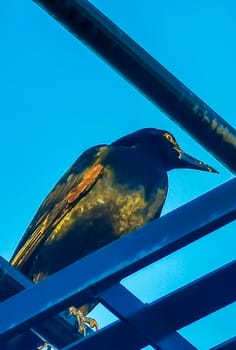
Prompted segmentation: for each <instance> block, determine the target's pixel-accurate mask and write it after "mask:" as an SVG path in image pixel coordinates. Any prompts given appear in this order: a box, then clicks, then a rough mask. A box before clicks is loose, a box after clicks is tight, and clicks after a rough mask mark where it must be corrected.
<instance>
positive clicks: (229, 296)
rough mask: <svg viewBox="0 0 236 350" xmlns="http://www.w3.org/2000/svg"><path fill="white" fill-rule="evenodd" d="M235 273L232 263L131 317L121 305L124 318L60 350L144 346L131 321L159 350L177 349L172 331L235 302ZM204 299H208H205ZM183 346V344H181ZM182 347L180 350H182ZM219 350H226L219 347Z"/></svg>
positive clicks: (234, 264) (112, 309) (144, 342)
mask: <svg viewBox="0 0 236 350" xmlns="http://www.w3.org/2000/svg"><path fill="white" fill-rule="evenodd" d="M235 274H236V261H234V262H232V263H230V264H227V265H225V266H223V267H221V268H220V269H217V270H215V271H213V272H211V273H209V274H208V275H206V276H204V277H202V278H199V279H197V280H196V281H194V282H192V283H190V284H188V285H186V286H184V287H182V288H179V289H177V290H176V291H174V292H172V293H170V294H168V295H166V296H164V297H163V298H161V299H159V300H156V301H155V302H153V303H151V304H145V307H144V308H143V309H142V308H140V311H137V312H135V313H134V314H132V313H129V307H127V309H128V311H127V310H125V307H124V305H122V303H121V304H120V308H121V309H122V310H123V311H124V312H125V313H126V316H125V317H124V314H123V316H122V318H123V320H122V321H117V322H114V323H113V324H111V325H109V326H108V327H105V328H103V329H101V330H100V331H98V332H97V333H96V334H95V335H93V336H91V337H88V338H83V339H81V340H80V341H77V342H74V343H73V344H71V345H69V346H68V347H66V348H64V349H63V350H77V349H78V350H88V349H93V348H96V347H97V348H100V347H103V349H110V348H111V341H112V343H113V344H114V350H118V349H122V348H128V349H130V350H133V349H137V348H141V347H144V346H146V345H148V340H147V338H146V339H145V337H142V336H141V334H140V333H139V332H137V331H136V330H134V327H131V326H130V323H132V324H133V322H137V324H138V323H139V322H141V324H143V323H145V324H148V325H149V327H150V328H152V330H151V332H153V333H154V334H155V337H156V339H159V340H160V342H159V345H160V346H163V347H162V349H165V350H169V349H178V347H175V346H173V343H172V334H173V329H180V328H182V327H184V326H186V325H187V324H189V323H190V322H193V321H195V320H197V319H199V318H201V317H204V316H206V315H207V314H209V313H210V312H214V311H216V310H217V309H219V308H222V307H224V306H225V305H226V304H227V303H231V302H233V301H235V300H236V284H235ZM105 293H106V292H104V294H102V297H101V298H103V297H104V299H105V298H106V295H105ZM107 293H109V291H108V292H107ZM98 295H99V291H98ZM206 296H209V298H207V297H206ZM109 300H110V301H109V303H108V302H106V301H105V300H104V304H105V305H106V306H107V307H109V309H110V310H111V311H115V307H114V306H112V304H113V303H115V304H116V303H117V301H116V299H115V298H114V300H113V301H112V299H111V297H109ZM115 306H116V305H115ZM117 309H118V308H117ZM117 315H118V313H117ZM120 316H121V315H120ZM126 317H127V319H126ZM150 320H151V321H150ZM160 320H162V321H163V322H164V323H165V324H166V325H167V324H168V325H169V329H168V327H163V326H162V325H161V324H160ZM155 327H156V328H155ZM149 332H150V330H149ZM175 339H176V338H175ZM126 344H128V346H127V347H125V346H126ZM132 344H133V345H132ZM168 344H172V346H169V347H168ZM177 346H178V343H177ZM184 346H187V345H186V344H184ZM184 346H183V348H182V349H185V347H184ZM180 348H181V347H180ZM112 349H113V347H112ZM186 349H188V348H186ZM212 350H213V349H212ZM217 350H218V349H217ZM222 350H230V349H227V348H226V349H224V348H222Z"/></svg>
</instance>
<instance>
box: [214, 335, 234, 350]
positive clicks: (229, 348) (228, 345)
mask: <svg viewBox="0 0 236 350" xmlns="http://www.w3.org/2000/svg"><path fill="white" fill-rule="evenodd" d="M235 349H236V336H235V337H233V338H231V339H228V340H226V341H225V342H223V343H221V344H218V345H216V346H214V347H213V348H211V349H210V350H235Z"/></svg>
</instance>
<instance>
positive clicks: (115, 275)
mask: <svg viewBox="0 0 236 350" xmlns="http://www.w3.org/2000/svg"><path fill="white" fill-rule="evenodd" d="M235 190H236V179H233V180H230V181H228V182H227V183H225V184H224V185H221V186H219V187H218V188H216V189H214V190H212V191H210V192H208V193H207V194H204V195H203V196H201V197H199V198H197V199H195V200H193V201H191V202H190V203H188V204H186V205H184V206H182V207H180V208H178V209H176V210H174V211H173V212H171V213H169V214H167V215H165V216H163V217H161V218H160V219H158V220H156V221H155V222H153V223H151V224H149V225H147V226H146V227H145V228H142V229H140V230H137V231H136V232H134V233H132V234H130V235H127V236H126V237H124V238H121V239H119V240H117V241H116V242H113V243H111V244H110V245H108V246H106V247H104V248H102V249H100V250H99V251H97V252H95V253H93V254H91V255H90V256H87V257H85V258H84V259H81V260H80V261H78V262H76V263H74V264H72V265H71V266H69V267H67V268H66V269H64V270H62V271H60V272H58V273H56V274H55V275H53V276H51V277H49V278H47V279H46V280H44V281H42V282H41V283H39V284H38V285H36V286H32V287H30V288H28V289H26V290H24V291H22V292H21V293H19V294H17V295H15V296H13V297H12V298H10V299H8V300H6V301H5V302H4V303H2V305H0V314H2V315H5V318H4V319H1V320H0V339H4V338H7V337H8V338H9V337H11V336H12V335H14V334H15V332H20V331H23V330H25V328H27V327H33V326H34V325H35V324H36V323H37V322H38V321H39V320H44V319H45V318H48V317H49V316H51V315H53V314H55V313H56V312H59V311H61V310H62V309H64V308H66V307H67V306H69V305H72V304H74V301H75V300H76V303H77V304H84V303H86V302H88V301H91V299H93V298H94V297H95V296H96V295H97V289H96V288H95V285H97V288H99V290H105V288H107V287H109V286H112V285H113V284H114V283H116V282H117V281H119V280H120V279H121V278H123V277H125V276H127V275H128V274H130V273H132V272H134V271H136V270H137V269H139V268H142V267H144V266H146V265H147V264H150V263H152V262H153V261H155V260H157V259H159V258H161V257H163V256H165V255H167V254H169V253H170V252H172V251H174V250H177V249H178V248H180V247H182V246H184V245H186V244H188V243H190V242H192V241H193V240H195V239H197V238H199V237H202V236H203V235H206V234H207V233H209V232H211V231H212V230H214V229H216V228H217V227H219V226H221V225H223V224H225V223H227V222H230V221H232V220H234V219H235V218H236V201H235V200H234V198H233V197H234V196H232V193H235ZM222 198H225V200H224V203H223V201H222ZM107 256H109V265H108V266H107ZM233 266H234V268H235V265H233ZM85 271H86V273H84V272H85ZM233 272H234V275H235V271H233ZM71 276H73V279H72V278H71ZM225 276H226V271H224V276H223V277H222V278H224V284H225ZM231 277H232V276H231ZM62 281H63V282H62ZM207 281H208V280H206V282H204V281H203V282H202V283H203V285H204V288H203V289H201V293H200V290H199V289H197V288H196V286H194V287H193V289H192V292H191V293H192V294H191V293H190V294H188V293H189V292H188V293H187V292H186V293H187V294H186V295H184V294H183V292H181V293H180V294H179V297H178V298H179V299H178V298H177V297H176V298H173V295H172V296H171V297H170V299H169V303H167V302H166V301H165V300H167V299H164V300H163V301H162V303H161V304H159V306H158V315H160V310H162V315H166V314H170V315H171V324H172V326H174V329H178V328H180V327H183V326H184V325H185V324H188V323H190V322H192V321H194V320H195V319H197V318H199V317H202V316H203V315H204V314H207V313H209V312H212V311H214V310H215V309H216V308H218V307H222V306H223V305H225V302H226V303H228V302H232V295H229V298H228V299H227V298H226V294H225V290H224V295H222V294H217V293H215V292H214V293H213V294H214V295H215V298H216V299H214V298H212V300H211V303H206V304H205V305H204V304H203V305H204V310H201V312H200V309H199V308H198V307H196V303H195V300H196V297H197V296H199V295H200V296H201V297H202V298H203V300H204V297H205V292H204V290H206V287H208V288H210V286H208V284H207V283H208V282H207ZM204 283H206V284H204ZM221 283H222V280H221ZM215 288H216V286H214V291H215ZM218 290H219V292H220V288H218ZM229 290H231V291H233V292H235V291H234V289H233V288H232V286H230V288H229ZM194 291H197V296H196V295H194ZM212 292H213V290H212ZM183 296H184V297H183ZM191 296H192V297H193V296H194V299H192V297H191ZM217 296H219V298H220V299H221V298H223V300H218V299H217ZM188 297H189V298H188ZM233 298H235V294H233ZM29 300H33V301H34V302H33V303H29V302H28V301H29ZM174 300H177V302H176V304H174V305H175V310H174V309H173V303H174ZM193 300H194V303H192V301H193ZM203 300H201V303H203ZM214 301H215V302H216V304H214ZM187 302H188V304H187V305H186V303H187ZM182 303H185V305H186V307H185V308H184V310H185V312H186V313H187V314H186V315H185V317H184V313H183V308H182V307H181V305H183V304H182ZM211 304H212V305H213V307H212V308H210V305H211ZM19 305H24V308H21V309H20V312H18V313H16V314H14V315H13V314H10V313H9V310H15V309H18V310H19ZM161 305H162V306H161ZM163 305H164V306H163ZM191 305H192V307H191ZM150 307H151V309H150V308H149V310H151V311H150V312H151V314H150V317H154V314H153V313H152V312H153V310H155V305H152V306H150ZM178 307H179V308H180V309H178ZM193 307H194V311H193ZM171 310H172V311H173V310H174V311H175V312H174V313H173V314H172V313H171ZM172 330H173V328H172Z"/></svg>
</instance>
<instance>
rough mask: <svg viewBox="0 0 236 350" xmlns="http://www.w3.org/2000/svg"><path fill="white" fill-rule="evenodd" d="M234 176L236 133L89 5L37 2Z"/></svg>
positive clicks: (76, 0)
mask: <svg viewBox="0 0 236 350" xmlns="http://www.w3.org/2000/svg"><path fill="white" fill-rule="evenodd" d="M34 1H35V2H37V3H38V4H40V5H41V6H43V7H44V8H45V9H46V10H47V11H48V12H49V13H50V14H51V15H52V16H53V17H55V18H56V19H57V20H58V21H60V22H61V23H62V24H63V25H64V26H65V27H66V28H67V29H68V30H69V31H71V32H72V33H73V34H74V35H76V36H77V37H78V38H79V39H80V40H82V41H83V42H84V43H85V44H86V45H88V46H90V47H91V48H92V49H93V50H95V51H96V53H97V54H99V55H100V56H102V58H103V59H105V60H106V61H107V62H109V63H110V64H111V65H112V66H113V67H114V68H115V69H116V70H118V71H119V72H120V73H121V74H122V75H123V76H124V77H125V78H126V79H128V80H129V81H130V82H131V83H132V84H134V85H135V86H136V87H137V88H138V89H139V90H140V91H141V92H142V93H143V94H144V95H145V96H146V97H148V98H149V99H150V100H151V101H153V102H154V103H155V104H157V105H158V106H159V107H160V108H162V109H163V110H164V111H165V112H166V113H167V114H168V115H169V116H170V118H171V119H173V120H174V121H176V122H177V123H178V124H179V125H180V126H181V127H183V128H184V129H186V130H187V132H188V133H190V134H191V135H192V136H193V137H194V138H195V139H196V140H197V141H198V142H199V143H201V144H202V145H203V146H204V147H205V148H206V149H207V150H208V151H209V152H211V153H212V154H213V155H214V156H215V157H216V158H217V159H218V160H219V161H221V162H222V163H223V164H224V165H225V166H226V167H228V168H229V169H230V170H231V171H232V172H234V173H236V130H235V129H234V128H233V127H232V126H231V125H230V124H228V123H227V122H226V121H225V120H224V119H222V118H221V117H220V116H219V115H218V114H217V113H216V112H214V110H212V109H211V108H210V107H209V106H207V105H206V104H205V103H204V102H203V101H202V100H201V99H200V98H199V97H197V96H196V95H195V94H194V93H193V92H192V91H190V90H189V89H188V88H187V87H186V86H184V85H183V84H182V83H181V82H180V81H179V80H177V79H176V78H175V77H174V76H173V75H172V74H171V73H170V72H168V71H167V70H166V69H165V68H164V67H163V66H162V65H161V64H160V63H158V62H157V61H156V60H155V59H154V58H153V57H152V56H151V55H149V54H148V53H147V52H146V51H145V50H144V49H142V48H141V47H140V46H139V45H138V44H137V43H136V42H135V41H133V40H132V39H131V38H130V37H129V36H127V35H126V34H125V33H124V32H123V31H122V30H121V29H119V28H118V27H117V26H116V25H115V24H114V23H112V22H111V21H110V20H109V19H108V18H107V17H105V16H104V15H103V14H102V13H101V12H100V11H98V10H97V9H96V8H95V7H94V6H93V5H92V4H90V3H89V2H88V1H87V0H34Z"/></svg>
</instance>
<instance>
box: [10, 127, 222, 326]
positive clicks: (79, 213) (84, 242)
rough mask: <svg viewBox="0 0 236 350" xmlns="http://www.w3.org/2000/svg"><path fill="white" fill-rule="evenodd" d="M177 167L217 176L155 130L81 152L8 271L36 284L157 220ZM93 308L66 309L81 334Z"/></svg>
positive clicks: (42, 208) (166, 134)
mask: <svg viewBox="0 0 236 350" xmlns="http://www.w3.org/2000/svg"><path fill="white" fill-rule="evenodd" d="M176 168H190V169H198V170H204V171H208V172H214V173H216V172H217V171H216V170H215V169H213V168H212V167H210V166H208V165H206V164H204V163H203V162H201V161H198V160H197V159H194V158H192V157H191V156H189V155H187V154H186V153H184V152H183V151H182V150H181V148H180V146H179V145H178V143H177V142H176V140H175V138H174V136H173V135H171V134H170V133H169V132H167V131H163V130H157V129H154V128H147V129H141V130H138V131H136V132H134V133H132V134H129V135H127V136H124V137H122V138H120V139H118V140H117V141H115V142H113V143H112V144H111V145H99V146H95V147H92V148H90V149H88V150H87V151H85V152H84V153H83V154H82V155H81V156H80V157H79V158H78V159H77V161H76V162H75V163H74V164H73V165H72V167H71V168H70V169H69V170H68V171H67V172H66V173H65V175H64V176H63V177H62V178H61V179H60V181H59V182H58V183H57V184H56V186H55V187H54V189H53V190H52V191H51V192H50V193H49V195H48V196H47V197H46V199H45V200H44V202H43V203H42V205H41V206H40V208H39V209H38V212H37V213H36V215H35V217H34V218H33V220H32V222H31V224H30V225H29V227H28V229H27V230H26V232H25V234H24V236H23V238H22V239H21V241H20V243H19V245H18V246H17V248H16V250H15V252H14V254H13V257H12V259H11V264H12V265H13V266H15V267H16V268H18V269H19V270H21V271H22V272H23V273H24V274H25V275H27V276H28V277H29V278H31V279H32V280H33V281H34V282H35V283H37V282H39V281H40V280H42V279H43V278H45V277H47V276H49V275H51V274H52V273H54V272H56V271H58V270H60V269H62V268H64V267H65V266H67V265H69V264H71V263H73V262H74V261H76V260H78V259H80V258H82V257H83V256H85V255H87V254H89V253H91V252H93V251H95V250H96V249H99V248H100V247H102V246H104V245H106V244H108V243H109V242H111V241H113V240H115V239H117V238H119V237H120V236H122V235H124V234H127V233H128V232H131V231H133V230H135V229H137V228H138V227H141V226H143V225H144V224H146V223H148V222H149V221H151V220H153V219H155V218H157V217H159V216H160V214H161V210H162V207H163V205H164V202H165V199H166V195H167V190H168V177H167V172H168V171H169V170H172V169H176ZM108 258H109V257H108ZM85 273H86V272H85ZM94 306H95V304H94V303H91V304H89V305H85V306H83V307H81V308H79V309H76V308H74V307H71V308H70V313H71V314H74V315H75V316H76V317H77V320H78V323H79V326H80V330H81V331H83V330H84V328H83V327H84V325H83V322H88V323H89V324H90V325H91V326H96V323H94V322H93V320H91V319H89V318H87V317H85V315H86V314H87V313H88V312H89V311H91V309H92V308H93V307H94Z"/></svg>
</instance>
